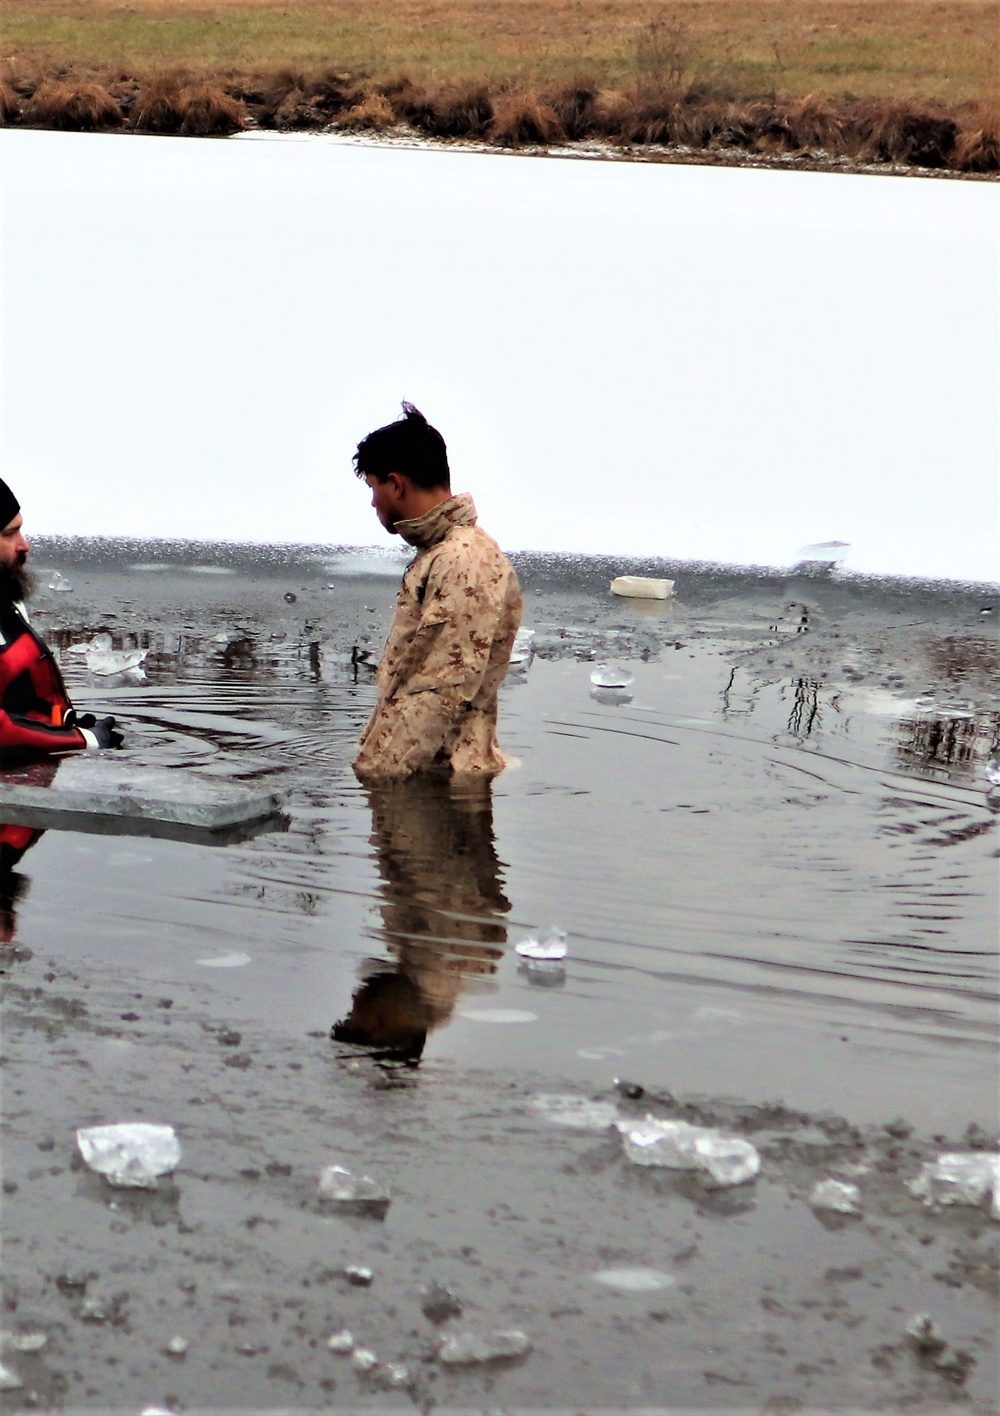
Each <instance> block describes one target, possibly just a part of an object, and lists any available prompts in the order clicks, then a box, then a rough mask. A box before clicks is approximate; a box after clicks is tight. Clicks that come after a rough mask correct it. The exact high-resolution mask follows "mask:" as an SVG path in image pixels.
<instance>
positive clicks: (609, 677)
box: [590, 664, 635, 688]
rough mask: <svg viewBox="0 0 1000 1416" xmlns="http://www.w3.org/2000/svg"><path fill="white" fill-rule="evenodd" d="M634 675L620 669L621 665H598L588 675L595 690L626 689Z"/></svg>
mask: <svg viewBox="0 0 1000 1416" xmlns="http://www.w3.org/2000/svg"><path fill="white" fill-rule="evenodd" d="M634 679H635V674H631V673H629V671H628V669H624V668H622V666H621V664H599V665H598V666H597V668H596V669H594V671H593V672H592V674H591V675H590V682H591V683H592V684H593V685H594V687H595V688H628V686H629V685H630V684H631V683H632V682H633V681H634Z"/></svg>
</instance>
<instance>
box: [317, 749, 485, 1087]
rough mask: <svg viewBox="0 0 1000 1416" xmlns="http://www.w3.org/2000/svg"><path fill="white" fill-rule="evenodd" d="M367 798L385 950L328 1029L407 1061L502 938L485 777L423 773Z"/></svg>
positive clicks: (341, 1037) (418, 1053)
mask: <svg viewBox="0 0 1000 1416" xmlns="http://www.w3.org/2000/svg"><path fill="white" fill-rule="evenodd" d="M368 798H369V805H370V807H371V813H372V836H371V843H372V845H373V846H374V848H375V857H376V861H377V863H378V868H379V872H380V874H381V877H382V884H381V896H382V900H381V904H380V910H381V914H382V928H383V933H384V936H385V941H386V944H387V946H388V948H389V950H390V952H391V954H392V959H391V960H380V961H378V962H374V963H373V964H372V965H371V966H370V967H369V968H368V969H367V970H366V973H367V976H366V977H365V979H364V981H363V982H362V984H361V986H360V988H359V989H358V991H357V992H356V993H355V995H354V998H353V1000H352V1003H351V1009H350V1012H349V1013H348V1015H347V1017H346V1018H344V1019H343V1020H342V1021H341V1022H338V1023H335V1024H334V1027H333V1029H332V1034H331V1035H332V1036H333V1037H334V1038H335V1039H336V1040H337V1041H338V1042H350V1043H359V1044H361V1045H363V1046H367V1047H373V1048H376V1049H378V1050H379V1051H380V1052H381V1053H382V1054H383V1055H384V1056H386V1057H390V1058H393V1059H397V1060H401V1061H407V1062H410V1063H414V1064H415V1063H416V1062H417V1061H418V1060H419V1058H420V1056H421V1054H422V1052H423V1049H424V1044H425V1043H426V1040H427V1034H428V1033H429V1032H430V1031H431V1030H432V1029H433V1028H436V1027H440V1025H441V1024H442V1023H444V1022H446V1021H447V1019H448V1018H449V1017H450V1016H451V1013H452V1010H453V1009H454V1007H455V1004H456V1002H457V1001H458V998H459V995H460V994H461V992H462V988H463V983H464V980H465V979H467V978H469V977H470V976H476V975H478V976H485V975H490V974H493V973H495V972H496V968H497V961H498V960H499V959H500V958H501V956H502V954H503V949H504V945H505V944H506V942H507V927H506V925H505V924H504V922H503V920H502V919H501V918H500V916H502V915H504V914H506V913H507V911H508V910H509V909H510V904H509V902H508V900H507V899H506V897H505V896H504V894H503V890H502V888H501V866H500V863H499V861H498V860H497V855H496V846H495V838H494V834H493V796H492V787H491V783H490V782H489V781H488V780H474V781H460V780H459V779H456V778H452V777H445V776H425V777H423V778H420V777H417V778H413V779H411V780H409V781H404V782H393V783H385V784H379V785H377V786H371V787H369V788H368Z"/></svg>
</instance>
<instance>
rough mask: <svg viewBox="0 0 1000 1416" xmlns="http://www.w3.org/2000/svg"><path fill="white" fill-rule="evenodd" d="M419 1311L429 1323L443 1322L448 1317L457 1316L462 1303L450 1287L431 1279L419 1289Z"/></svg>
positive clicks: (460, 1310)
mask: <svg viewBox="0 0 1000 1416" xmlns="http://www.w3.org/2000/svg"><path fill="white" fill-rule="evenodd" d="M420 1311H421V1312H422V1313H423V1315H424V1317H425V1318H426V1319H427V1321H428V1322H429V1323H443V1322H447V1320H448V1319H449V1318H457V1317H459V1316H460V1314H461V1312H462V1304H461V1302H460V1301H459V1299H458V1298H456V1297H455V1294H454V1293H452V1291H451V1289H450V1288H446V1287H445V1285H444V1284H443V1283H437V1282H436V1281H434V1280H432V1281H431V1282H430V1283H428V1284H427V1286H426V1287H425V1288H423V1289H421V1293H420Z"/></svg>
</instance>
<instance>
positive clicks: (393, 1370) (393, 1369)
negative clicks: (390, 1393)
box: [382, 1362, 410, 1388]
mask: <svg viewBox="0 0 1000 1416" xmlns="http://www.w3.org/2000/svg"><path fill="white" fill-rule="evenodd" d="M382 1380H383V1382H384V1384H385V1385H386V1386H387V1387H396V1388H398V1387H405V1386H406V1385H407V1384H408V1383H409V1381H410V1369H409V1367H406V1366H404V1364H403V1363H402V1362H387V1363H386V1365H385V1367H384V1368H383V1370H382Z"/></svg>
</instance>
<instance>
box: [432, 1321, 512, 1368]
mask: <svg viewBox="0 0 1000 1416" xmlns="http://www.w3.org/2000/svg"><path fill="white" fill-rule="evenodd" d="M530 1351H531V1343H530V1342H529V1340H528V1339H527V1337H525V1335H524V1333H523V1332H519V1331H518V1330H517V1329H516V1328H510V1329H505V1330H500V1331H495V1332H482V1333H479V1332H453V1333H449V1334H448V1336H447V1337H445V1338H444V1339H443V1340H442V1343H441V1350H440V1352H439V1353H438V1356H439V1358H440V1360H441V1361H442V1362H444V1363H445V1364H446V1365H447V1366H449V1367H465V1366H472V1365H473V1364H474V1363H476V1362H496V1361H502V1360H503V1359H504V1358H510V1357H524V1356H526V1355H527V1353H529V1352H530Z"/></svg>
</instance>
